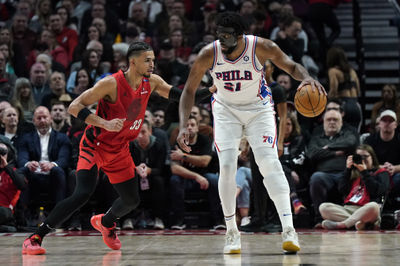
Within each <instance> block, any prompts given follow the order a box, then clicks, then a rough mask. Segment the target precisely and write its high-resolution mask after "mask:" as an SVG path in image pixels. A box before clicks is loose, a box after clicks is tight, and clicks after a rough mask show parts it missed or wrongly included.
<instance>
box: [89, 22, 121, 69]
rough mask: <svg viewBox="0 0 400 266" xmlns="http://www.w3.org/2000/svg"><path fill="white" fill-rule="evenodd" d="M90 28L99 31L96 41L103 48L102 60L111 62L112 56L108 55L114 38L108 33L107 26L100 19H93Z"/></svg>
mask: <svg viewBox="0 0 400 266" xmlns="http://www.w3.org/2000/svg"><path fill="white" fill-rule="evenodd" d="M92 26H95V27H96V28H98V29H99V30H100V38H99V40H98V41H99V42H101V44H103V47H104V53H103V56H102V60H104V61H110V62H111V59H112V54H108V53H110V52H112V44H113V43H114V40H115V36H114V35H113V34H112V33H110V32H109V30H108V28H107V24H106V22H105V21H104V19H102V18H94V19H93V21H92Z"/></svg>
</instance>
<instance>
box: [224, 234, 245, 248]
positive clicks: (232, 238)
mask: <svg viewBox="0 0 400 266" xmlns="http://www.w3.org/2000/svg"><path fill="white" fill-rule="evenodd" d="M241 248H242V246H241V244H240V232H239V231H238V230H235V229H230V230H229V231H227V232H226V235H225V246H224V254H239V253H240V250H241Z"/></svg>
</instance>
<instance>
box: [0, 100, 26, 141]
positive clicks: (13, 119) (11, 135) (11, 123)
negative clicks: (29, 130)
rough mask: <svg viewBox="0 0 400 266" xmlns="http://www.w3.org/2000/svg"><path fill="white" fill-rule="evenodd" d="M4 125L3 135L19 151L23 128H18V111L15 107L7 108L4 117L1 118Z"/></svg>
mask: <svg viewBox="0 0 400 266" xmlns="http://www.w3.org/2000/svg"><path fill="white" fill-rule="evenodd" d="M1 120H2V124H3V125H4V128H2V129H1V130H0V131H1V134H2V135H4V136H5V137H7V138H8V139H9V140H10V141H11V143H12V145H13V146H14V147H15V148H17V149H18V146H19V140H20V136H21V134H22V133H24V132H21V127H18V122H19V119H18V111H17V109H16V108H15V107H12V106H10V107H7V108H6V109H4V111H3V113H2V116H1Z"/></svg>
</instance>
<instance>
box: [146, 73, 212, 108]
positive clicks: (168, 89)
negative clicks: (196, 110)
mask: <svg viewBox="0 0 400 266" xmlns="http://www.w3.org/2000/svg"><path fill="white" fill-rule="evenodd" d="M150 84H151V87H152V91H155V92H156V93H157V94H158V95H160V96H161V97H164V98H166V99H168V100H170V101H173V102H179V100H180V98H181V95H182V90H181V89H179V88H177V87H175V86H172V85H170V84H168V83H167V82H166V81H165V80H163V78H161V77H160V76H159V75H156V74H152V75H151V78H150ZM211 95H212V89H211V88H202V89H200V90H196V92H195V102H196V103H199V102H201V101H202V100H204V99H205V98H207V97H210V96H211Z"/></svg>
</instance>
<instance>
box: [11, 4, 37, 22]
mask: <svg viewBox="0 0 400 266" xmlns="http://www.w3.org/2000/svg"><path fill="white" fill-rule="evenodd" d="M15 13H21V14H23V15H25V16H26V17H27V18H28V20H29V19H31V17H32V16H33V14H32V8H31V3H30V2H29V1H27V0H21V1H18V3H17V6H16V9H15Z"/></svg>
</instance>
